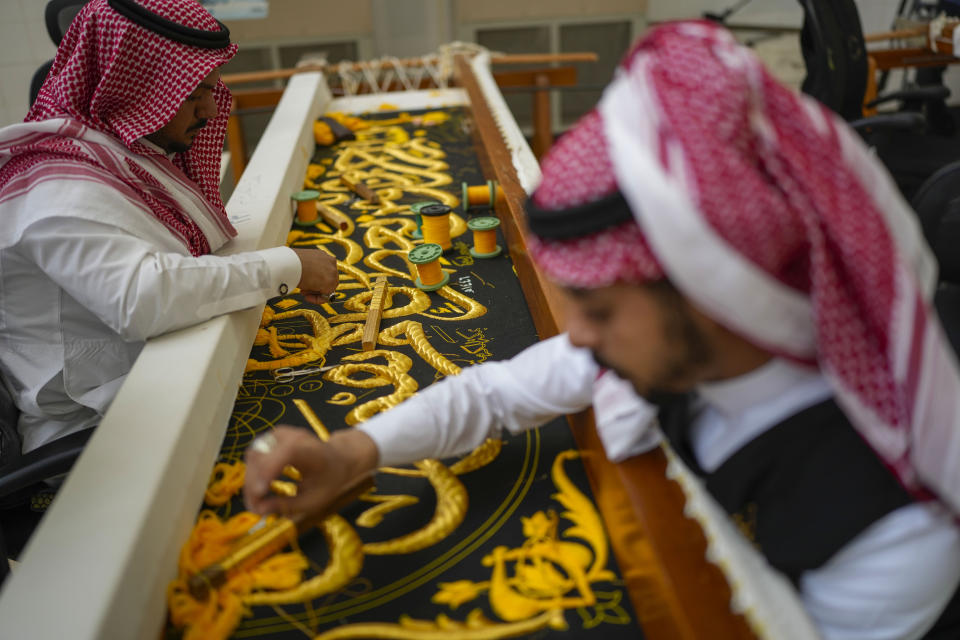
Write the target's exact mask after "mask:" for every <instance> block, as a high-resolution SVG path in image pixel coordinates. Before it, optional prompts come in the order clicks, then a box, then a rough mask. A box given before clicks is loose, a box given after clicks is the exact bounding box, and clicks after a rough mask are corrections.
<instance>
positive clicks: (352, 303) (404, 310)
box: [329, 285, 486, 324]
mask: <svg viewBox="0 0 960 640" xmlns="http://www.w3.org/2000/svg"><path fill="white" fill-rule="evenodd" d="M446 289H449V287H444V288H443V289H440V292H441V293H440V295H444V294H443V292H444V291H445V290H446ZM397 295H405V296H407V298H409V299H410V302H409V303H407V304H405V305H403V306H402V307H396V306H393V299H394V297H395V296H397ZM372 297H373V291H370V290H368V291H361V292H359V293H357V294H356V295H355V296H353V297H351V298H349V299H348V300H345V301H344V302H343V308H344V309H347V310H349V311H353V312H354V313H341V314H337V315H335V316H333V317H332V318H330V319H329V322H330V324H339V323H341V322H360V323H364V322H366V320H367V304H368V303H369V302H370V299H371V298H372ZM445 297H446V296H445ZM468 300H469V298H468ZM474 304H475V305H476V304H477V303H474ZM429 308H430V296H429V295H427V294H426V293H424V292H423V291H420V289H417V288H416V287H394V286H392V285H391V286H389V287H387V299H386V300H385V301H384V312H383V317H384V318H400V317H403V316H409V315H413V314H415V313H423V312H424V311H426V310H427V309H429ZM480 308H481V309H483V310H484V311H486V309H485V308H484V307H482V306H480ZM478 315H483V314H482V313H481V314H478Z"/></svg>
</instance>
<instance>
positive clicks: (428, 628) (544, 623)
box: [314, 609, 567, 640]
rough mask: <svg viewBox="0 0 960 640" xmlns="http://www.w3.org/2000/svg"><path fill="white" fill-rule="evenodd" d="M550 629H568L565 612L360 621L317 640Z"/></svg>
mask: <svg viewBox="0 0 960 640" xmlns="http://www.w3.org/2000/svg"><path fill="white" fill-rule="evenodd" d="M546 627H550V628H552V629H557V630H562V629H566V628H567V623H566V621H565V620H564V619H563V612H562V611H561V610H559V609H554V610H551V611H546V612H544V613H542V614H540V615H539V616H534V617H532V618H530V619H529V620H523V621H522V622H511V623H506V624H504V623H497V622H492V621H490V620H488V619H487V618H486V617H485V616H484V615H483V613H482V612H481V611H480V610H479V609H474V610H473V611H471V612H470V614H469V615H467V620H466V622H457V621H456V620H451V619H450V618H448V617H447V616H445V615H443V614H441V615H439V616H437V619H436V622H431V621H429V620H417V619H415V618H409V617H407V616H401V617H400V620H399V622H398V623H397V624H390V623H389V622H360V623H356V624H347V625H343V626H340V627H337V628H335V629H331V630H330V631H326V632H324V633H321V634H320V635H319V636H317V637H316V638H315V639H314V640H347V639H350V638H384V639H387V640H497V639H498V638H512V637H516V636H527V635H530V634H532V633H533V632H534V631H537V630H539V629H544V628H546Z"/></svg>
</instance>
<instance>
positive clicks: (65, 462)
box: [0, 376, 93, 584]
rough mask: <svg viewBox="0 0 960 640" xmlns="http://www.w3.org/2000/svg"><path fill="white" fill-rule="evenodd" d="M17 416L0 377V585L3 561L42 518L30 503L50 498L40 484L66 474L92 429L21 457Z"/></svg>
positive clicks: (15, 552) (5, 567)
mask: <svg viewBox="0 0 960 640" xmlns="http://www.w3.org/2000/svg"><path fill="white" fill-rule="evenodd" d="M19 415H20V412H19V410H18V409H17V407H16V405H15V404H14V402H13V397H12V394H11V393H10V390H9V389H8V388H7V385H6V383H5V382H4V380H3V377H2V376H0V584H2V583H3V580H4V579H5V578H6V576H7V573H8V563H7V558H9V557H11V556H13V557H15V556H17V555H19V552H20V550H21V549H22V548H23V546H24V545H25V544H26V542H27V539H28V538H29V537H30V534H31V533H32V532H33V529H34V528H35V527H36V525H37V524H38V523H39V522H40V518H41V517H42V515H43V510H44V509H41V508H38V507H37V506H35V505H31V501H37V500H38V499H39V500H49V499H50V498H51V497H52V491H51V490H50V489H49V488H48V487H47V485H45V484H44V481H45V480H47V479H49V478H54V477H56V476H59V475H62V474H65V473H67V472H68V471H70V469H71V468H73V464H74V462H76V460H77V457H78V456H79V455H80V452H82V451H83V447H84V446H85V445H86V443H87V441H88V440H89V439H90V436H91V435H93V429H92V428H90V429H84V430H82V431H78V432H76V433H72V434H70V435H67V436H64V437H63V438H58V439H57V440H54V441H53V442H49V443H47V444H45V445H43V446H41V447H38V448H37V449H34V450H33V451H30V452H29V453H26V454H22V453H21V442H20V434H19V432H18V431H17V422H18V419H19Z"/></svg>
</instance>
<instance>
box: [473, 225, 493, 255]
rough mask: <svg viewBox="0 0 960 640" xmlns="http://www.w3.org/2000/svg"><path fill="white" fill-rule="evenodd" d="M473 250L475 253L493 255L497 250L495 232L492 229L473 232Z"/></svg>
mask: <svg viewBox="0 0 960 640" xmlns="http://www.w3.org/2000/svg"><path fill="white" fill-rule="evenodd" d="M473 248H474V250H475V251H476V252H477V253H493V252H494V251H496V250H497V232H496V231H495V230H493V229H487V230H477V231H474V232H473Z"/></svg>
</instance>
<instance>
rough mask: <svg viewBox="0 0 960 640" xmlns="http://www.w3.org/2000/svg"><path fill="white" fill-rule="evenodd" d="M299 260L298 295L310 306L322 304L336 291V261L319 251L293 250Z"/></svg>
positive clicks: (338, 274)
mask: <svg viewBox="0 0 960 640" xmlns="http://www.w3.org/2000/svg"><path fill="white" fill-rule="evenodd" d="M293 250H294V251H295V252H296V253H297V257H298V258H300V265H301V275H300V284H298V285H297V286H298V287H300V293H302V294H303V297H304V299H306V301H307V302H310V303H312V304H322V303H324V302H326V301H327V300H329V299H330V294H331V293H333V292H334V291H335V290H336V289H337V284H338V283H339V282H340V272H339V271H338V270H337V259H336V258H334V257H333V256H332V255H330V254H329V253H327V252H326V251H321V250H320V249H297V248H294V249H293Z"/></svg>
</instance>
